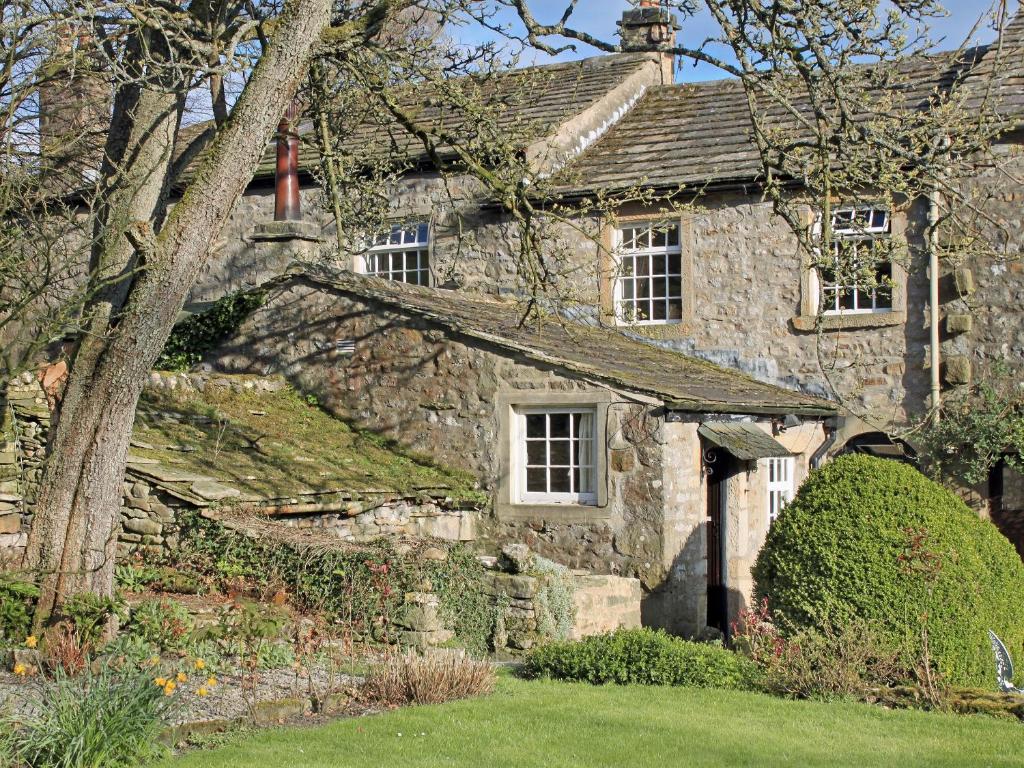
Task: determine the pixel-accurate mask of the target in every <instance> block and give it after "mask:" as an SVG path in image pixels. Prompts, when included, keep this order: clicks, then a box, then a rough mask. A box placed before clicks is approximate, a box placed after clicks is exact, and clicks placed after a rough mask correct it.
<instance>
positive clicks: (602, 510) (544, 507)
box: [494, 504, 612, 524]
mask: <svg viewBox="0 0 1024 768" xmlns="http://www.w3.org/2000/svg"><path fill="white" fill-rule="evenodd" d="M494 514H495V517H497V518H498V519H499V520H550V521H551V522H553V523H566V524H569V523H599V522H604V521H606V520H609V519H610V518H611V516H612V515H611V509H610V508H609V507H607V506H605V507H592V506H585V505H582V504H498V505H497V506H496V508H495V512H494Z"/></svg>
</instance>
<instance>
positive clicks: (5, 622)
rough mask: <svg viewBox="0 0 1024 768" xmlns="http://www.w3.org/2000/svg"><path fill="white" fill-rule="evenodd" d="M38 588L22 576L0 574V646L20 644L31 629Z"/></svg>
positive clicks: (11, 573) (9, 573) (12, 573)
mask: <svg viewBox="0 0 1024 768" xmlns="http://www.w3.org/2000/svg"><path fill="white" fill-rule="evenodd" d="M37 597H39V588H38V587H37V586H36V585H35V584H34V583H33V582H31V581H29V580H28V579H26V578H24V576H23V575H20V574H18V573H14V572H8V573H2V572H0V645H3V644H4V643H5V642H6V643H9V644H20V643H21V642H22V641H23V640H24V639H25V637H26V636H27V635H28V633H29V630H30V629H31V628H32V609H33V606H35V602H36V598H37Z"/></svg>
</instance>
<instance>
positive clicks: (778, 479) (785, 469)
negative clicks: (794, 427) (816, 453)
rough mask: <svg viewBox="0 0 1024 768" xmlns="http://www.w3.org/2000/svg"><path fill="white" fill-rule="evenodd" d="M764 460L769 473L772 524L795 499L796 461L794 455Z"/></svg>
mask: <svg viewBox="0 0 1024 768" xmlns="http://www.w3.org/2000/svg"><path fill="white" fill-rule="evenodd" d="M764 462H765V472H767V475H768V525H771V524H772V523H774V522H775V520H776V519H777V518H778V517H779V513H780V512H781V511H782V510H783V508H784V507H785V506H786V505H787V504H789V502H791V501H792V500H793V493H794V490H795V487H796V486H795V484H794V482H793V469H794V467H795V462H794V460H793V457H792V456H777V457H774V458H770V459H765V460H764Z"/></svg>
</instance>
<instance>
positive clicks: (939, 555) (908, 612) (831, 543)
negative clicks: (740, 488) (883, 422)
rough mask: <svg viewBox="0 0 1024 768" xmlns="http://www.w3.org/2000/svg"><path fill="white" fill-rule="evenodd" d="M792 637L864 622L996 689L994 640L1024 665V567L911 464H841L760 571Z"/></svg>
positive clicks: (772, 536) (787, 516)
mask: <svg viewBox="0 0 1024 768" xmlns="http://www.w3.org/2000/svg"><path fill="white" fill-rule="evenodd" d="M753 572H754V579H755V583H756V589H755V596H756V597H757V599H758V600H760V599H762V598H767V600H768V604H769V607H770V609H771V612H772V615H773V617H774V619H775V620H776V621H777V622H778V623H779V625H780V627H781V628H782V629H783V630H784V631H791V632H796V631H799V630H801V629H808V628H819V629H820V628H825V627H840V626H843V625H844V624H846V623H847V622H849V621H850V620H851V619H853V618H855V617H859V618H863V619H865V620H867V621H869V622H871V625H872V626H873V627H875V628H876V629H877V630H878V631H879V633H880V637H882V638H883V639H884V640H885V641H886V642H891V643H893V646H894V647H896V648H899V649H904V650H905V652H907V653H908V654H912V655H913V657H914V658H915V659H918V660H919V659H920V658H921V649H922V648H923V643H922V636H923V632H925V631H926V632H927V636H928V643H929V648H930V653H931V656H932V658H933V659H934V663H935V664H936V666H937V667H938V669H939V670H940V672H941V673H942V675H943V678H944V679H945V681H946V682H948V683H950V684H956V685H972V686H984V687H989V688H990V687H993V686H994V685H995V666H994V661H993V657H992V652H991V649H990V647H989V642H988V638H987V634H986V631H987V630H988V629H990V628H991V629H992V630H994V631H995V632H996V633H997V634H999V635H1000V636H1001V637H1002V639H1003V640H1004V641H1005V642H1006V644H1007V647H1008V648H1009V650H1010V652H1011V654H1013V655H1014V656H1015V657H1016V658H1018V659H1020V660H1021V661H1022V662H1024V610H1022V608H1024V604H1022V595H1024V564H1022V563H1021V559H1020V557H1019V556H1018V555H1017V552H1016V551H1015V550H1014V548H1013V545H1011V544H1010V542H1009V541H1008V540H1007V539H1006V538H1004V537H1003V536H1002V535H1001V534H1000V533H999V532H998V530H996V528H995V527H994V526H993V525H992V524H991V523H989V522H987V521H985V520H982V519H980V518H979V517H978V515H976V514H975V513H974V512H972V511H971V510H970V509H969V508H968V507H967V505H966V504H964V502H963V501H962V500H961V499H960V498H958V497H957V496H955V495H954V494H953V493H951V492H949V491H948V490H946V489H945V488H943V487H942V486H940V485H938V484H936V483H934V482H932V481H931V480H929V479H928V478H926V477H925V476H924V475H922V474H921V473H920V472H918V471H917V470H916V469H914V468H913V467H911V466H908V465H906V464H902V463H898V462H894V461H887V460H884V459H877V458H873V457H870V456H865V455H848V456H842V457H840V458H838V459H836V460H834V461H832V462H830V463H829V464H827V465H826V466H825V467H823V468H821V469H819V470H817V471H815V472H813V473H811V476H810V477H809V478H808V480H807V481H806V482H805V483H804V484H803V486H802V487H801V488H800V490H799V492H798V493H797V495H796V497H795V498H794V500H793V501H792V502H791V503H790V504H789V506H787V507H786V508H785V510H784V511H783V512H782V514H781V515H780V516H779V519H778V520H777V521H776V522H775V523H774V525H773V526H772V529H771V531H770V532H769V534H768V538H767V541H766V543H765V546H764V547H763V549H762V550H761V553H760V555H759V556H758V559H757V563H756V564H755V566H754V571H753Z"/></svg>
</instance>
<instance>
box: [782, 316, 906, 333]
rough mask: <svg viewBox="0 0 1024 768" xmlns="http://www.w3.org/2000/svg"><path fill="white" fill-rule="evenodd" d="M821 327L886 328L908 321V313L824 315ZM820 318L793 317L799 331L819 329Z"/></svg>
mask: <svg viewBox="0 0 1024 768" xmlns="http://www.w3.org/2000/svg"><path fill="white" fill-rule="evenodd" d="M820 319H821V326H820V327H821V329H822V330H824V331H850V330H856V329H858V328H884V327H886V326H892V325H902V324H903V323H905V322H906V321H907V313H906V312H900V311H893V312H870V313H869V312H865V313H863V314H860V313H856V314H849V315H823V316H822V317H821V318H820ZM818 320H819V318H818V317H817V316H816V315H800V316H799V317H794V318H793V327H794V328H795V329H796V330H798V331H815V330H817V329H818V327H819V326H818Z"/></svg>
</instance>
